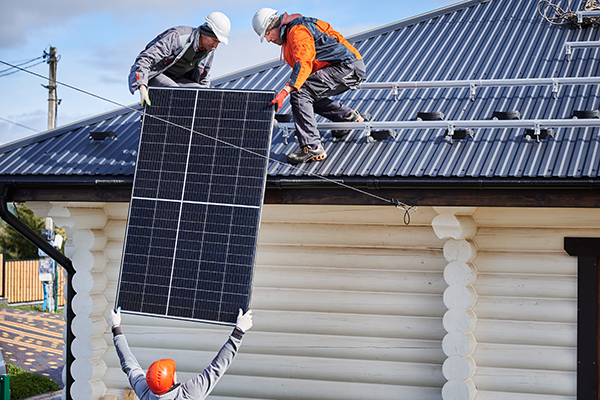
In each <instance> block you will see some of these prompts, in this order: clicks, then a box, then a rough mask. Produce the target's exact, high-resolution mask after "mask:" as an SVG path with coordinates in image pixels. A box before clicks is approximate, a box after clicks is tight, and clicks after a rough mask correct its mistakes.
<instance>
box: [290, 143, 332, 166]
mask: <svg viewBox="0 0 600 400" xmlns="http://www.w3.org/2000/svg"><path fill="white" fill-rule="evenodd" d="M325 157H327V153H325V149H324V148H323V144H322V143H319V145H318V146H317V148H316V149H314V150H313V149H311V147H310V145H307V146H304V147H302V148H301V149H300V150H299V151H298V152H296V153H292V154H288V155H287V162H289V163H290V164H294V165H295V164H302V163H305V162H309V161H321V160H324V159H325Z"/></svg>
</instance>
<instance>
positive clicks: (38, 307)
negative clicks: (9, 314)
mask: <svg viewBox="0 0 600 400" xmlns="http://www.w3.org/2000/svg"><path fill="white" fill-rule="evenodd" d="M0 307H6V308H15V309H17V310H29V311H39V312H49V311H45V310H44V307H43V305H42V304H38V303H35V304H25V305H20V306H13V305H8V304H0ZM63 311H64V310H63V308H61V307H59V308H58V309H57V310H56V312H55V313H54V314H60V315H63Z"/></svg>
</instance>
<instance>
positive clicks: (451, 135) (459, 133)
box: [444, 128, 474, 143]
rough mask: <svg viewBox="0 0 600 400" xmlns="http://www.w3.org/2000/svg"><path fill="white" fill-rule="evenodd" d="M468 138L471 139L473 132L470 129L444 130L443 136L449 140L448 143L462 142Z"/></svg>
mask: <svg viewBox="0 0 600 400" xmlns="http://www.w3.org/2000/svg"><path fill="white" fill-rule="evenodd" d="M467 135H468V136H470V137H473V136H474V135H473V130H472V129H470V128H465V129H452V128H450V129H446V134H445V135H444V136H445V137H446V138H448V139H450V143H452V142H453V141H454V140H462V139H465V138H466V137H467Z"/></svg>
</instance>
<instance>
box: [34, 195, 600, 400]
mask: <svg viewBox="0 0 600 400" xmlns="http://www.w3.org/2000/svg"><path fill="white" fill-rule="evenodd" d="M28 206H29V207H31V208H32V209H33V210H34V211H35V212H36V214H37V215H38V216H50V217H53V218H54V220H55V223H56V224H57V225H58V226H62V227H65V228H66V229H67V235H68V237H69V239H68V241H67V255H68V256H69V257H70V258H71V259H72V260H73V263H74V266H75V268H76V270H77V275H76V277H77V279H76V282H75V284H76V286H77V287H76V290H77V291H78V293H77V297H76V300H75V307H76V308H77V310H76V312H77V317H76V320H75V321H74V322H73V325H74V331H75V332H76V334H77V339H76V341H75V343H74V348H73V349H74V353H75V354H76V357H77V358H76V361H75V365H74V369H73V372H74V376H75V377H76V384H75V385H74V388H73V390H74V392H73V393H72V394H73V397H74V398H77V399H92V400H102V399H103V398H104V396H105V395H117V396H118V397H119V398H122V396H123V388H124V387H127V386H128V382H127V380H126V376H125V374H124V373H123V372H122V371H121V369H120V365H119V362H118V359H117V356H116V354H115V351H114V348H113V345H112V335H111V333H110V331H109V327H108V323H107V319H108V315H109V312H110V309H112V308H113V306H114V300H115V294H116V288H117V282H118V279H119V267H120V259H121V252H122V248H123V239H124V235H125V228H126V219H127V209H128V204H114V203H28ZM403 217H404V215H403V213H402V212H401V211H399V210H397V209H395V208H394V207H389V206H383V207H360V206H356V207H353V206H292V205H266V206H265V207H264V209H263V217H262V224H261V230H260V240H259V249H258V255H257V265H256V268H255V275H254V286H253V293H252V302H251V307H252V309H253V311H254V327H253V328H252V330H251V331H249V333H248V334H247V335H246V337H245V338H244V341H243V345H242V349H241V351H240V354H238V356H237V358H236V360H235V361H234V363H233V365H232V366H231V368H230V369H229V371H228V372H227V374H226V375H225V376H224V378H223V379H222V381H221V382H220V383H219V385H218V386H217V388H216V390H215V391H214V392H213V394H212V395H211V396H210V398H211V399H214V400H234V399H235V400H249V399H254V400H267V399H282V400H286V399H294V400H316V399H319V400H322V399H325V400H329V399H331V400H338V399H344V400H358V399H378V400H386V399H390V400H400V399H420V400H428V399H436V400H439V399H453V400H462V399H463V398H465V399H473V398H475V399H477V400H496V399H506V398H510V399H515V400H541V399H552V400H575V392H576V345H577V344H576V323H577V321H576V312H577V310H576V287H577V260H576V258H574V257H570V256H568V255H567V254H566V253H565V252H564V250H563V241H564V237H565V236H589V237H598V236H600V232H598V226H600V210H589V209H581V210H575V209H533V208H528V209H509V208H478V209H474V208H469V209H466V208H465V209H451V208H447V209H445V208H436V209H433V208H426V207H421V208H419V210H418V212H417V213H416V214H411V220H412V221H411V224H410V225H409V226H405V225H404V223H403ZM122 325H123V330H124V332H125V333H126V334H127V338H128V340H129V343H130V345H131V347H132V349H133V351H134V353H135V354H136V355H137V357H138V359H139V361H140V363H141V364H142V366H143V367H145V368H146V367H148V365H149V364H150V363H151V362H153V361H155V360H156V359H158V358H163V357H170V358H174V359H175V360H176V362H177V370H178V377H179V379H180V380H185V379H188V378H190V377H192V376H193V375H194V374H196V373H198V372H200V371H201V370H202V369H203V368H204V367H205V366H206V365H208V364H209V363H210V361H211V359H212V358H213V357H214V355H215V353H216V351H217V350H218V349H219V348H220V347H221V345H222V344H223V343H224V342H225V341H226V339H227V336H228V334H229V332H230V328H228V327H222V326H216V325H209V324H201V323H196V322H190V321H177V320H166V319H161V318H152V317H143V316H133V315H126V314H124V315H123V323H122ZM63 376H64V374H63ZM465 389H466V392H465ZM465 396H466V397H465Z"/></svg>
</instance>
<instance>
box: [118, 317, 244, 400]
mask: <svg viewBox="0 0 600 400" xmlns="http://www.w3.org/2000/svg"><path fill="white" fill-rule="evenodd" d="M113 335H114V336H113V343H114V344H115V349H116V350H117V355H118V356H119V360H120V361H121V369H122V370H123V372H125V373H126V374H127V378H128V379H129V384H130V385H131V388H132V389H133V391H134V392H135V394H137V396H138V398H139V399H140V400H203V399H205V398H206V397H207V396H208V395H209V394H210V392H212V390H213V389H214V388H215V385H216V384H217V382H218V381H219V379H221V377H222V376H223V374H225V371H227V368H229V366H230V365H231V362H232V361H233V358H234V357H235V355H236V354H237V352H238V350H239V348H240V345H241V344H242V336H243V333H242V332H241V331H240V330H238V329H234V330H233V333H232V334H231V336H229V339H228V340H227V342H226V343H225V344H224V345H223V347H222V348H221V350H219V352H218V353H217V355H216V356H215V358H214V359H213V360H212V362H211V363H210V365H209V366H208V367H206V369H205V370H204V371H203V372H202V373H200V374H199V375H196V376H194V377H193V378H191V379H190V380H188V381H186V382H183V383H181V384H177V385H174V387H173V388H172V389H171V390H170V391H168V392H167V393H164V394H161V395H156V394H154V393H152V391H151V390H150V388H149V387H148V384H147V383H146V373H145V371H144V370H143V369H142V367H141V366H140V364H139V363H138V361H137V359H136V358H135V356H134V355H133V353H132V352H131V350H130V349H129V345H128V344H127V339H126V338H125V335H123V333H122V332H121V328H120V327H118V326H117V327H114V328H113Z"/></svg>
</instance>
